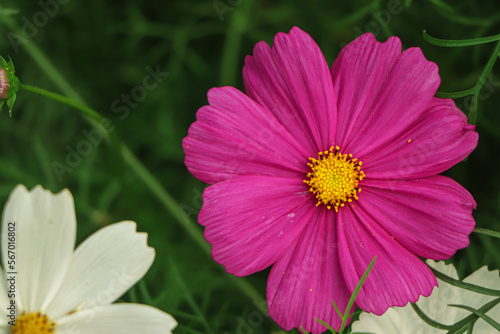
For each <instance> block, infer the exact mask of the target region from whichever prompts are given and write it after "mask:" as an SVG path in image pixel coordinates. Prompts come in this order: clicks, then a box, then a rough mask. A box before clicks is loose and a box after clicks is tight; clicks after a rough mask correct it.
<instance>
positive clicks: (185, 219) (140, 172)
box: [23, 85, 267, 315]
mask: <svg viewBox="0 0 500 334" xmlns="http://www.w3.org/2000/svg"><path fill="white" fill-rule="evenodd" d="M23 89H24V90H27V91H30V92H33V93H36V94H39V95H42V96H45V97H48V98H50V99H53V100H56V101H58V102H61V103H64V104H66V105H69V106H71V107H73V108H75V109H77V110H79V111H81V112H82V113H83V115H84V116H86V117H87V118H89V119H90V120H92V121H93V123H96V124H100V123H101V121H102V120H103V119H104V118H103V117H102V116H101V115H100V114H99V113H98V112H96V111H95V110H94V109H91V108H89V107H87V106H85V105H83V104H81V103H78V102H76V101H74V100H71V99H69V98H67V97H65V96H62V95H59V94H57V93H53V92H49V91H47V90H45V89H41V88H38V87H34V86H30V85H23ZM103 133H105V134H106V136H107V137H106V138H107V140H108V141H109V142H110V143H111V145H112V146H113V147H114V148H115V149H116V150H117V151H118V152H119V154H120V156H121V157H122V159H123V160H124V161H125V163H126V164H127V165H128V166H129V167H130V168H131V169H132V171H134V173H135V174H136V175H137V176H138V177H139V178H140V179H141V180H142V181H143V182H144V183H145V184H146V186H147V187H148V188H149V189H150V190H151V191H152V192H153V194H154V195H155V196H156V197H157V198H158V200H159V201H160V202H161V204H162V205H163V206H164V207H165V209H167V211H169V212H170V213H172V215H173V216H174V217H175V219H176V221H177V222H178V223H180V224H181V226H182V227H183V228H184V229H185V230H186V231H187V232H188V234H189V235H190V236H191V237H192V238H193V239H194V240H195V241H196V243H197V244H198V246H199V247H200V248H201V249H202V250H203V251H204V253H205V254H207V255H209V256H210V246H209V245H208V243H207V242H206V241H205V239H204V238H203V235H202V234H201V232H200V230H199V229H198V228H197V226H196V224H194V223H193V221H192V220H191V219H190V218H189V216H188V215H187V214H186V212H185V211H184V210H183V209H182V208H181V207H180V206H179V205H178V204H177V202H176V201H175V200H174V199H173V197H172V196H171V195H170V194H169V193H168V192H167V191H166V190H165V189H164V188H163V187H162V186H161V184H160V182H159V181H158V180H157V179H156V178H155V176H154V175H153V174H152V173H151V172H150V171H149V170H148V169H147V168H146V167H145V166H144V165H143V164H142V163H141V162H140V161H139V159H137V157H136V156H135V155H134V154H133V153H132V151H131V150H130V149H129V148H128V147H127V145H125V143H123V142H122V140H121V139H120V137H119V136H118V134H117V133H116V132H111V133H109V132H107V131H103ZM229 278H230V279H231V280H232V281H233V282H234V284H235V285H236V286H238V287H239V288H240V289H241V290H242V291H243V292H244V293H245V294H246V295H247V296H248V297H249V298H250V299H252V300H254V301H256V302H257V303H256V304H257V307H258V308H259V310H260V311H261V312H262V313H263V314H264V315H267V310H266V309H265V308H264V307H262V306H261V305H262V301H263V298H262V297H261V296H260V294H259V292H258V291H257V290H256V289H255V288H254V287H253V286H252V285H251V284H250V283H248V281H246V280H245V279H244V278H240V277H236V276H234V275H229Z"/></svg>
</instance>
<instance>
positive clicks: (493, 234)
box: [472, 227, 500, 239]
mask: <svg viewBox="0 0 500 334" xmlns="http://www.w3.org/2000/svg"><path fill="white" fill-rule="evenodd" d="M472 232H476V233H480V234H484V235H487V236H490V237H494V238H499V239H500V232H497V231H493V230H489V229H486V228H481V227H474V230H473V231H472Z"/></svg>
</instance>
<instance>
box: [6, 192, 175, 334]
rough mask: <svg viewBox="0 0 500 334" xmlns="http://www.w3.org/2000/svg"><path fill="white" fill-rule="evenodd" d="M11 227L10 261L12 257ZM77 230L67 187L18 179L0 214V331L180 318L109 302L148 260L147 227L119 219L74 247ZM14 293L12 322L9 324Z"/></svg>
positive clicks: (75, 329) (152, 329) (115, 328)
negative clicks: (140, 228) (23, 183)
mask: <svg viewBox="0 0 500 334" xmlns="http://www.w3.org/2000/svg"><path fill="white" fill-rule="evenodd" d="M12 223H15V229H13V228H12V226H13V224H12ZM9 226H10V229H9ZM13 230H15V249H14V250H13V251H14V252H15V259H14V261H15V263H13V262H10V263H9V261H12V259H9V255H12V254H13V253H10V254H9V252H8V250H9V247H10V248H11V249H12V246H9V232H11V234H10V236H11V237H12V235H13V234H12V231H13ZM75 235H76V217H75V208H74V204H73V197H72V196H71V193H70V192H69V191H68V190H63V191H62V192H60V193H58V194H52V193H51V192H50V191H48V190H44V189H43V188H42V187H40V186H37V187H35V188H34V189H33V190H32V191H31V192H29V191H28V190H27V189H26V188H25V187H24V186H21V185H19V186H17V187H16V188H15V189H14V190H13V191H12V193H11V194H10V197H9V200H8V201H7V204H6V205H5V207H4V210H3V216H2V239H1V241H2V243H1V244H2V266H3V268H4V269H3V270H0V272H1V275H0V276H1V277H0V333H14V334H49V333H56V334H114V333H117V334H118V333H120V334H127V333H134V334H135V333H141V334H142V333H145V334H153V333H154V334H157V333H171V331H172V330H173V329H174V328H175V326H176V325H177V323H176V321H175V319H174V318H173V317H172V316H170V315H169V314H167V313H165V312H162V311H160V310H158V309H156V308H154V307H151V306H147V305H141V304H129V303H123V304H111V303H112V302H114V301H115V300H116V299H118V298H119V297H120V296H121V295H122V294H123V293H125V292H126V291H127V290H128V289H129V288H130V287H131V286H132V285H134V284H135V283H136V282H137V281H138V280H139V279H141V278H142V277H143V276H144V275H145V274H146V272H147V271H148V269H149V267H150V266H151V264H152V263H153V260H154V257H155V251H154V249H153V248H151V247H148V245H147V234H146V233H137V232H136V224H135V223H134V222H131V221H124V222H120V223H116V224H113V225H109V226H107V227H104V228H102V229H101V230H99V231H98V232H96V233H94V234H93V235H92V236H90V237H89V238H88V239H87V240H85V241H84V242H83V243H82V244H80V245H79V246H78V248H77V249H76V250H74V246H75ZM11 258H12V256H11ZM11 266H12V267H11ZM10 272H15V273H16V274H10ZM12 276H14V277H15V279H14V280H12V279H11V280H10V281H8V279H10V278H12ZM11 283H13V284H12V285H11ZM14 295H15V296H14ZM11 300H12V302H13V303H15V317H16V318H15V320H16V326H15V327H12V326H11V325H10V324H9V321H11V319H10V318H9V316H10V313H11V312H10V310H9V307H10V308H11V309H12V308H13V306H11ZM12 318H14V316H13V317H12ZM11 324H12V323H11Z"/></svg>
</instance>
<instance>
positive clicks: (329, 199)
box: [304, 146, 365, 212]
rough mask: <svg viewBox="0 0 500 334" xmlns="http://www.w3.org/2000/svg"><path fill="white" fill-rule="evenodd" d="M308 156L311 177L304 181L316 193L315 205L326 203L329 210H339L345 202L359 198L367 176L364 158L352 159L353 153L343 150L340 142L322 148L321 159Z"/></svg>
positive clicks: (319, 156)
mask: <svg viewBox="0 0 500 334" xmlns="http://www.w3.org/2000/svg"><path fill="white" fill-rule="evenodd" d="M309 160H310V163H308V164H307V165H308V166H309V167H310V168H311V170H312V171H311V172H309V173H307V177H308V179H307V180H304V182H305V183H307V184H308V185H309V186H310V188H309V191H310V192H312V193H314V194H315V195H316V199H317V200H318V202H317V203H316V206H319V205H321V204H324V205H326V208H327V209H328V210H331V209H332V208H334V209H335V212H338V210H339V207H343V206H345V203H346V202H347V203H349V202H352V200H353V199H355V200H357V199H358V195H357V194H358V193H359V192H360V191H361V188H359V187H358V185H359V182H360V181H361V180H363V178H364V177H365V173H364V172H363V171H362V170H361V165H362V162H361V161H358V159H356V158H354V159H353V156H352V154H341V153H340V148H339V147H338V146H335V147H334V146H332V147H331V148H330V149H329V150H328V151H321V152H319V153H318V159H315V158H309Z"/></svg>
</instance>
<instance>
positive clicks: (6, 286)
mask: <svg viewBox="0 0 500 334" xmlns="http://www.w3.org/2000/svg"><path fill="white" fill-rule="evenodd" d="M7 278H10V277H5V272H4V270H3V269H2V268H0V310H1V311H0V328H1V327H2V326H4V325H7V322H8V321H10V320H11V319H9V318H7V314H10V310H9V309H8V307H10V301H11V300H13V301H14V303H16V301H17V298H15V296H14V295H11V297H12V298H9V297H8V293H9V290H10V287H11V284H10V281H9V282H7ZM12 283H14V284H13V290H11V291H10V293H11V294H12V293H15V290H16V284H15V281H14V282H12ZM14 307H15V308H16V311H17V309H18V306H17V305H16V304H14ZM16 313H17V312H16ZM0 333H1V331H0Z"/></svg>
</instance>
